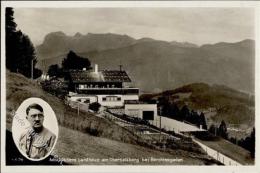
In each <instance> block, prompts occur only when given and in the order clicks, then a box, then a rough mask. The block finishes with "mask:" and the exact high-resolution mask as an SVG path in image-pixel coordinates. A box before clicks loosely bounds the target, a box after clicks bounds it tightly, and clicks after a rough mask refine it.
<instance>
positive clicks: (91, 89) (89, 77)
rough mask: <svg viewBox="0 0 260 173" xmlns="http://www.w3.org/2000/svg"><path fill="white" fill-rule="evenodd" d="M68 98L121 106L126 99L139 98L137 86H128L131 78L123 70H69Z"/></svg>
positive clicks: (96, 67) (109, 105)
mask: <svg viewBox="0 0 260 173" xmlns="http://www.w3.org/2000/svg"><path fill="white" fill-rule="evenodd" d="M68 80H69V84H68V86H69V91H70V92H69V96H68V97H69V99H70V100H71V101H80V102H84V103H93V102H98V103H100V104H101V105H102V106H107V107H117V106H118V107H122V106H124V103H125V102H126V101H131V100H139V88H133V87H129V84H130V83H131V79H130V78H129V76H128V75H127V73H126V72H125V71H123V70H121V69H120V70H102V71H98V66H97V65H95V68H94V70H75V71H70V72H69V77H68Z"/></svg>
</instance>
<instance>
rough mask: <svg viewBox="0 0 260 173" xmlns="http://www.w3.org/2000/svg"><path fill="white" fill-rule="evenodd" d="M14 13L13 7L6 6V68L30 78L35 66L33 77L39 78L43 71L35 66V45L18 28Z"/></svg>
mask: <svg viewBox="0 0 260 173" xmlns="http://www.w3.org/2000/svg"><path fill="white" fill-rule="evenodd" d="M13 14H14V11H13V9H12V8H10V7H8V8H6V14H5V16H6V28H5V29H6V30H5V31H6V68H7V69H9V70H10V71H11V72H17V73H21V74H23V75H24V76H26V77H28V78H30V77H31V76H32V74H31V68H32V66H33V70H34V71H35V73H34V76H33V77H34V78H37V77H39V76H40V75H41V71H40V70H39V69H36V68H35V65H36V63H37V60H36V55H35V49H34V46H33V44H32V42H31V40H30V38H29V37H28V36H27V35H25V34H23V33H22V31H20V30H19V31H17V30H16V26H17V25H16V23H15V21H14V17H13Z"/></svg>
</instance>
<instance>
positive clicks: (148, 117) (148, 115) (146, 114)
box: [143, 111, 154, 120]
mask: <svg viewBox="0 0 260 173" xmlns="http://www.w3.org/2000/svg"><path fill="white" fill-rule="evenodd" d="M143 119H144V120H154V111H143Z"/></svg>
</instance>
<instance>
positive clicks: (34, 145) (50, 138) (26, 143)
mask: <svg viewBox="0 0 260 173" xmlns="http://www.w3.org/2000/svg"><path fill="white" fill-rule="evenodd" d="M55 139H56V136H55V135H54V134H53V133H52V132H50V131H49V130H48V129H46V128H44V127H43V129H42V131H41V132H39V133H36V132H35V131H34V130H33V129H32V128H30V129H29V130H27V131H26V132H24V133H23V134H22V135H21V137H20V142H19V147H20V149H21V150H22V151H23V152H24V153H25V154H26V155H27V156H28V157H29V158H32V159H40V158H42V157H44V156H46V154H48V153H49V151H50V150H51V149H52V147H53V145H54V142H55Z"/></svg>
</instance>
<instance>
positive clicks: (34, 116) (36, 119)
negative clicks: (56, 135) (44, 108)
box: [27, 108, 44, 128]
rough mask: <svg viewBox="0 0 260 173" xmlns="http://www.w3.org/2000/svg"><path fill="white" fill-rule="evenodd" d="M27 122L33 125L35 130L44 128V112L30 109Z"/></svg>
mask: <svg viewBox="0 0 260 173" xmlns="http://www.w3.org/2000/svg"><path fill="white" fill-rule="evenodd" d="M27 120H28V121H29V123H30V124H31V126H32V127H33V128H39V127H42V126H43V121H44V115H43V112H41V111H39V110H38V109H33V108H32V109H30V111H29V113H28V115H27Z"/></svg>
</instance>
